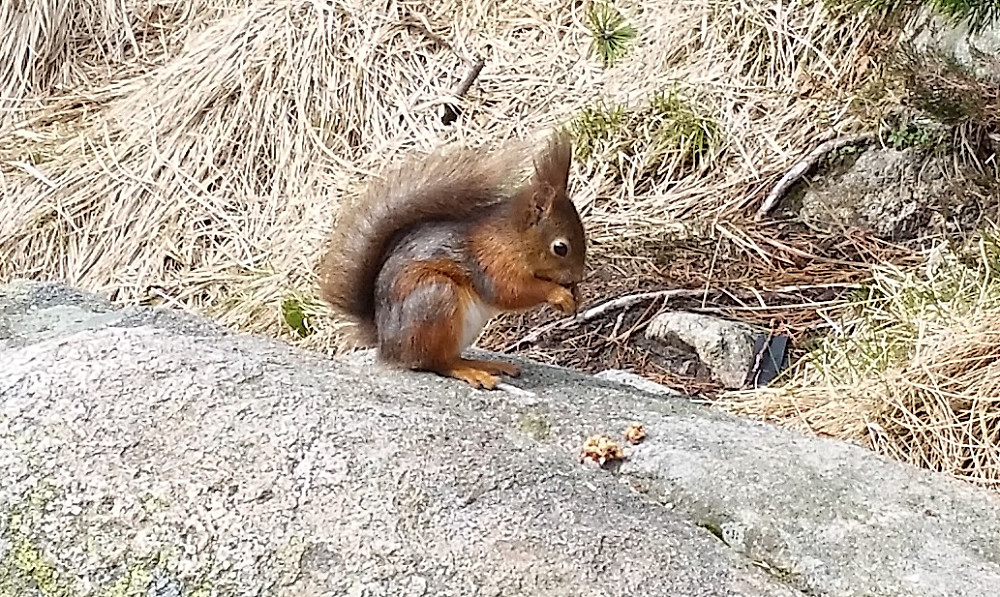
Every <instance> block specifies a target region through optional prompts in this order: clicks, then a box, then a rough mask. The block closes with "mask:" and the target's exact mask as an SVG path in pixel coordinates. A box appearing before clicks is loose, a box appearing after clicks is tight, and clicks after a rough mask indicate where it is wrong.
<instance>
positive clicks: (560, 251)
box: [552, 238, 569, 257]
mask: <svg viewBox="0 0 1000 597" xmlns="http://www.w3.org/2000/svg"><path fill="white" fill-rule="evenodd" d="M552 252H553V253H555V254H556V255H558V256H559V257H565V256H566V255H567V254H568V253H569V245H568V244H566V241H564V240H562V239H561V238H560V239H557V240H554V241H552Z"/></svg>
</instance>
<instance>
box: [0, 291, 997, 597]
mask: <svg viewBox="0 0 1000 597" xmlns="http://www.w3.org/2000/svg"><path fill="white" fill-rule="evenodd" d="M512 385H516V386H517V387H519V388H521V389H522V390H523V391H519V392H501V391H497V392H484V391H475V390H472V389H470V388H468V387H466V386H464V385H462V384H461V383H459V382H455V381H452V380H446V379H442V378H439V377H436V376H433V375H427V374H416V373H408V372H401V371H394V370H388V369H385V368H382V367H379V366H377V365H374V364H373V363H372V361H371V358H370V355H367V354H361V355H357V356H353V357H351V358H345V359H338V360H332V359H327V358H323V357H321V356H318V355H315V354H311V353H306V352H303V351H299V350H295V349H293V348H290V347H288V346H285V345H282V344H280V343H278V342H275V341H271V340H268V339H263V338H257V337H249V336H243V335H235V334H230V333H228V332H226V331H224V330H222V329H220V328H218V327H217V326H214V325H212V324H210V323H207V322H204V321H202V320H199V319H197V318H194V317H190V316H186V315H182V314H178V313H174V312H170V311H165V310H152V309H143V308H136V309H133V308H129V309H123V310H120V311H116V310H113V309H111V308H110V307H109V306H108V305H106V304H103V303H102V302H101V301H100V300H98V299H95V298H94V297H89V296H87V295H83V294H80V293H77V292H74V291H72V290H69V289H66V288H64V287H61V286H54V285H33V284H17V285H8V286H6V287H2V288H0V595H4V596H6V595H11V596H13V595H17V596H18V597H21V596H23V597H32V596H36V595H37V596H40V595H60V596H65V597H68V596H75V595H97V594H100V595H143V596H145V595H160V596H161V597H163V596H167V595H170V596H177V595H191V596H208V595H289V596H291V595H295V596H312V595H316V596H320V595H351V596H354V595H359V596H360V595H367V596H375V595H387V596H388V595H392V596H397V595H398V596H407V595H456V596H458V595H462V596H471V595H504V596H508V595H532V596H539V595H567V596H568V595H622V596H624V595H630V596H631V595H670V596H672V597H684V596H695V595H697V596H716V595H717V596H727V597H735V596H765V595H766V596H775V597H781V596H803V595H810V596H836V597H848V596H858V597H860V596H871V595H877V596H879V597H895V596H900V597H902V596H912V595H921V596H922V597H933V596H955V597H958V596H963V597H978V596H983V597H985V596H987V595H990V596H992V595H995V593H996V587H997V586H998V583H1000V503H998V500H997V499H996V498H995V497H994V496H993V495H992V494H989V493H987V492H985V491H982V490H978V489H975V488H972V487H969V486H966V485H963V484H960V483H958V482H956V481H953V480H950V479H947V478H945V477H942V476H939V475H935V474H932V473H929V472H926V471H919V470H916V469H913V468H911V467H908V466H905V465H902V464H898V463H892V462H887V461H885V460H883V459H880V458H878V457H876V456H875V455H873V454H871V453H870V452H868V451H866V450H864V449H862V448H860V447H855V446H850V445H846V444H843V443H839V442H835V441H830V440H825V439H817V438H808V437H802V436H799V435H796V434H794V433H791V432H787V431H784V430H780V429H777V428H774V427H771V426H768V425H764V424H761V423H755V422H751V421H745V420H741V419H738V418H735V417H732V416H729V415H726V414H723V413H718V412H715V411H712V410H710V409H708V408H704V407H700V406H697V405H695V404H692V403H690V402H686V401H684V400H681V399H677V398H673V397H670V396H664V395H653V394H649V393H643V392H641V391H638V390H636V389H635V388H631V387H627V386H623V385H617V384H613V383H610V382H608V381H601V380H596V379H594V378H592V377H588V376H584V375H579V374H576V373H573V372H570V371H565V370H561V369H554V368H547V367H542V366H539V365H531V364H528V365H527V368H526V371H525V375H524V377H523V378H522V379H519V380H516V381H513V382H512ZM632 421H639V422H641V423H643V424H644V425H645V427H646V430H647V432H648V438H647V439H646V441H645V442H644V443H642V444H639V445H638V446H628V447H626V451H627V459H626V461H625V462H624V463H623V464H622V465H621V466H620V467H619V468H618V469H617V470H603V469H598V468H593V467H589V466H586V465H581V464H580V463H579V461H578V459H577V454H578V449H579V446H580V445H581V444H582V443H583V441H584V439H585V438H586V437H587V436H589V435H591V434H593V433H605V434H608V435H609V436H611V437H620V436H621V433H622V431H623V430H624V428H625V426H626V425H627V424H628V423H630V422H632Z"/></svg>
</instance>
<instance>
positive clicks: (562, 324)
mask: <svg viewBox="0 0 1000 597" xmlns="http://www.w3.org/2000/svg"><path fill="white" fill-rule="evenodd" d="M857 287H858V285H857V284H802V285H798V286H785V287H781V288H775V289H773V290H766V291H764V292H765V293H767V294H780V293H785V292H800V291H803V290H814V289H822V288H857ZM708 292H718V290H707V289H704V288H697V289H696V288H675V289H673V290H654V291H651V292H639V293H636V294H627V295H625V296H620V297H618V298H616V299H611V300H610V301H606V302H603V303H601V304H600V305H595V306H593V307H591V308H589V309H587V310H586V311H583V312H582V313H578V314H577V315H576V316H575V317H567V318H565V319H557V320H555V321H552V322H550V323H547V324H545V325H543V326H541V327H538V328H535V329H534V330H533V331H531V332H530V333H528V334H526V335H525V336H524V337H523V338H521V339H520V340H518V341H516V342H513V343H512V344H508V345H507V346H505V347H503V349H502V350H501V352H505V353H506V352H510V351H512V350H517V349H518V348H520V347H522V346H524V345H525V344H533V343H535V342H537V341H538V339H539V338H541V337H542V336H543V335H545V334H547V333H549V332H551V331H553V330H568V329H570V328H574V327H576V326H578V325H580V324H582V323H586V322H588V321H590V320H592V319H596V318H598V317H600V316H601V315H604V314H605V313H607V312H608V311H613V310H615V309H625V308H628V307H631V306H632V305H635V304H637V303H641V302H642V301H646V300H650V299H659V298H663V299H667V300H670V299H672V298H678V297H694V296H702V295H704V294H706V293H708Z"/></svg>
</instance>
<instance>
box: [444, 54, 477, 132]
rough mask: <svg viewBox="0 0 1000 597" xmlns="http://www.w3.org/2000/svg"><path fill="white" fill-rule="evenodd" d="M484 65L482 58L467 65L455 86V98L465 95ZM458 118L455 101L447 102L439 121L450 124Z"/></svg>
mask: <svg viewBox="0 0 1000 597" xmlns="http://www.w3.org/2000/svg"><path fill="white" fill-rule="evenodd" d="M484 66H486V60H484V59H482V58H477V59H476V61H475V62H473V63H472V66H471V67H469V71H468V72H467V73H465V76H464V77H462V80H461V81H460V82H459V83H458V87H456V88H455V99H456V100H460V99H462V98H463V97H465V94H466V93H468V92H469V88H471V87H472V84H473V83H475V81H476V78H478V77H479V73H481V72H483V67H484ZM457 118H458V105H457V104H455V103H448V104H446V105H445V107H444V113H443V114H442V115H441V122H442V123H443V124H451V123H453V122H455V120H456V119H457Z"/></svg>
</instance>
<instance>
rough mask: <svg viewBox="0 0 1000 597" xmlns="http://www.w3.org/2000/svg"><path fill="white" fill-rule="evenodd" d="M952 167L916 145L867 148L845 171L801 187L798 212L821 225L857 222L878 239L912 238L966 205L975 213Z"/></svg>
mask: <svg viewBox="0 0 1000 597" xmlns="http://www.w3.org/2000/svg"><path fill="white" fill-rule="evenodd" d="M951 168H952V165H951V164H948V163H946V162H945V160H944V159H943V158H934V157H927V156H926V155H925V154H924V153H923V152H922V151H921V150H919V149H917V148H908V149H902V150H897V149H891V148H881V149H879V148H872V149H868V150H866V151H864V152H863V153H862V154H861V155H860V156H859V157H858V159H857V162H855V163H854V164H853V165H852V166H851V167H850V168H848V169H847V171H846V172H843V173H840V174H834V175H829V176H824V177H821V178H819V179H818V180H816V181H814V182H813V183H812V184H811V185H810V186H809V187H808V188H806V190H805V194H804V196H803V198H802V207H801V209H800V210H799V217H800V218H801V219H802V221H804V222H806V223H807V224H810V225H812V226H816V227H819V228H822V229H831V230H843V229H845V228H854V227H861V228H867V229H870V230H872V231H873V232H874V233H875V234H876V235H878V236H880V237H882V238H887V239H892V240H906V239H912V238H915V237H917V236H919V235H920V234H921V233H923V232H927V231H928V230H929V228H931V227H932V225H935V224H943V225H945V226H947V225H948V223H947V222H946V221H945V220H946V219H947V218H952V219H954V218H959V219H961V218H964V217H966V216H967V215H969V214H966V211H968V210H969V209H970V208H971V209H972V210H973V211H976V212H977V209H976V208H975V206H974V198H973V197H965V196H964V193H963V189H962V188H960V187H958V186H957V184H958V183H957V182H955V181H957V180H960V179H961V177H960V176H955V175H953V174H951V173H950V169H951ZM971 215H972V217H973V219H972V221H973V222H974V220H975V215H976V214H975V213H973V214H971ZM959 228H960V229H961V226H960V227H959Z"/></svg>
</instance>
